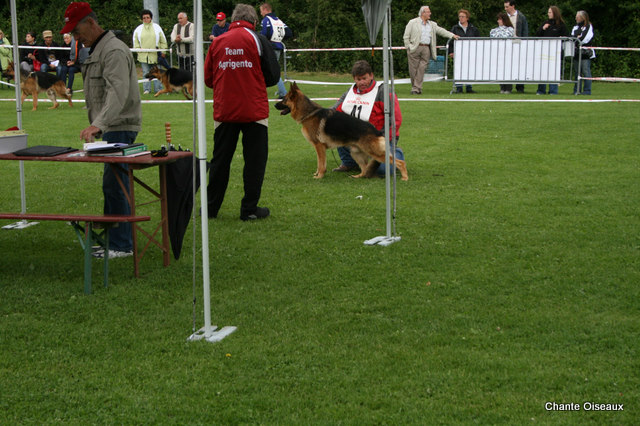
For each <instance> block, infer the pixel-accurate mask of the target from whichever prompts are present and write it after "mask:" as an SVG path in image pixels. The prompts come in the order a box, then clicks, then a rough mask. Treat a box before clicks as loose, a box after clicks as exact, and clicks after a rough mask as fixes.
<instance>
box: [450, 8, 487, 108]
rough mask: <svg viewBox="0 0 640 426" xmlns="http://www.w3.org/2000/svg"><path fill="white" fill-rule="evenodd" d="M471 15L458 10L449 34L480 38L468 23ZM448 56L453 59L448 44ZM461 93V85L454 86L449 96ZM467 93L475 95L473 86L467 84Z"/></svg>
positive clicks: (451, 45)
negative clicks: (456, 21)
mask: <svg viewBox="0 0 640 426" xmlns="http://www.w3.org/2000/svg"><path fill="white" fill-rule="evenodd" d="M470 17H471V14H470V13H469V11H468V10H465V9H460V10H459V11H458V23H457V24H456V25H454V26H453V27H451V32H452V33H454V34H455V35H457V36H459V37H480V31H478V29H477V28H476V27H474V26H473V24H472V23H471V22H469V18H470ZM449 56H450V57H452V58H453V43H451V44H449ZM454 93H462V84H456V85H455V86H454V89H453V90H452V91H451V94H452V95H453V94H454ZM467 93H476V92H474V91H473V86H471V85H470V84H467Z"/></svg>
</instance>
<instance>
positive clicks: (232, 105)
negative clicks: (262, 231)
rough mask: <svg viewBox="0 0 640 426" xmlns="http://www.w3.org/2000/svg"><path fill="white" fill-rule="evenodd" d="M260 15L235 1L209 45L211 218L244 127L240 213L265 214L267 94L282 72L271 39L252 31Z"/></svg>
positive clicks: (219, 202) (242, 216)
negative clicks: (260, 204) (227, 25)
mask: <svg viewBox="0 0 640 426" xmlns="http://www.w3.org/2000/svg"><path fill="white" fill-rule="evenodd" d="M257 23H258V15H257V14H256V11H255V9H254V8H253V6H250V5H247V4H242V3H240V4H238V5H236V7H235V9H234V11H233V15H232V17H231V25H230V28H229V31H228V32H226V33H224V34H223V35H221V36H219V37H216V38H215V39H214V40H213V43H211V46H209V51H208V52H207V58H206V60H205V64H204V82H205V84H206V85H207V87H211V88H213V105H214V107H213V119H214V128H215V131H214V134H213V144H214V145H213V159H212V160H211V170H210V171H209V185H208V186H207V193H208V196H209V203H208V210H209V213H208V214H209V218H215V217H217V216H218V211H219V210H220V206H221V205H222V201H223V200H224V194H225V192H226V190H227V185H228V183H229V171H230V168H231V160H232V159H233V154H234V153H235V150H236V145H237V144H238V137H239V135H240V132H242V155H243V157H244V171H243V174H242V176H243V180H244V198H243V199H242V202H241V204H240V219H241V220H244V221H246V220H254V219H264V218H266V217H267V216H269V214H270V212H269V209H268V208H266V207H258V201H259V200H260V193H261V191H262V182H263V179H264V172H265V168H266V165H267V157H268V152H269V149H268V141H269V135H268V131H267V125H268V117H269V100H268V98H267V87H268V86H273V85H275V84H276V82H277V81H278V78H280V68H279V65H278V62H277V60H276V57H275V54H274V52H273V48H272V47H271V43H269V41H268V40H267V39H266V38H265V37H264V36H262V35H260V34H256V33H255V32H254V30H255V26H256V25H257Z"/></svg>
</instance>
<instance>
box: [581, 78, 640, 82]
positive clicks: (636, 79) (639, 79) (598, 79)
mask: <svg viewBox="0 0 640 426" xmlns="http://www.w3.org/2000/svg"><path fill="white" fill-rule="evenodd" d="M580 80H594V81H613V82H621V83H640V78H625V77H580Z"/></svg>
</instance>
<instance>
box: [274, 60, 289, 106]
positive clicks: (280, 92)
mask: <svg viewBox="0 0 640 426" xmlns="http://www.w3.org/2000/svg"><path fill="white" fill-rule="evenodd" d="M274 52H276V58H277V59H278V61H280V54H281V53H282V50H276V49H274ZM278 96H279V97H281V98H284V97H285V96H287V89H286V88H285V87H284V81H282V78H280V79H279V80H278Z"/></svg>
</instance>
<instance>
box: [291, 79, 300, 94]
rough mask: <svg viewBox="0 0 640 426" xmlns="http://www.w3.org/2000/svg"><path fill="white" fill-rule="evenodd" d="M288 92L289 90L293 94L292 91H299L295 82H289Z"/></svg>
mask: <svg viewBox="0 0 640 426" xmlns="http://www.w3.org/2000/svg"><path fill="white" fill-rule="evenodd" d="M289 90H290V91H292V92H293V91H294V90H295V91H298V90H299V89H298V85H297V84H296V82H295V81H292V82H291V86H289Z"/></svg>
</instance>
